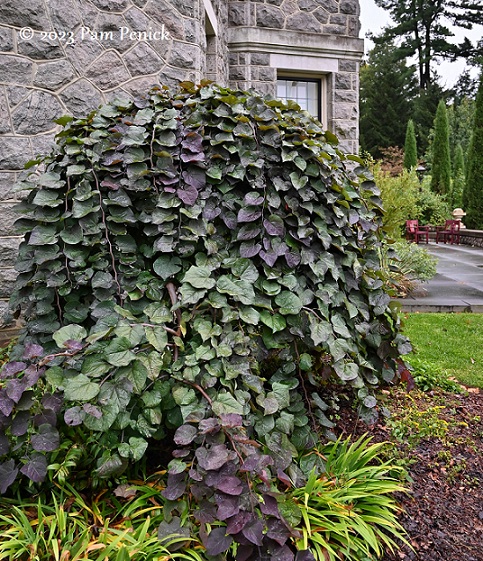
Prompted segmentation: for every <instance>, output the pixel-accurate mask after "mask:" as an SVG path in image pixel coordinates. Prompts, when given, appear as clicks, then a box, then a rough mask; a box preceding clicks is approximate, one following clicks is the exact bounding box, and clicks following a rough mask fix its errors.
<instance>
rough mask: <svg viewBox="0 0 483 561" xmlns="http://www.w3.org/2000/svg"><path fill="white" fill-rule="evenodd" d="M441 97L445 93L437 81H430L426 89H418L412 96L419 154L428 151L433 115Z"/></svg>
mask: <svg viewBox="0 0 483 561" xmlns="http://www.w3.org/2000/svg"><path fill="white" fill-rule="evenodd" d="M441 99H446V95H445V92H444V90H443V88H442V87H441V86H440V85H439V84H438V83H437V82H434V83H432V84H431V85H430V86H429V87H428V88H427V89H426V90H420V91H419V93H418V95H417V96H416V97H415V98H414V102H413V112H412V115H411V118H412V119H413V121H414V128H415V131H416V138H417V139H418V142H419V153H420V154H426V152H427V151H428V148H429V141H430V138H431V134H432V129H433V127H434V116H435V114H436V110H437V108H438V104H439V102H440V100H441ZM430 160H431V158H428V161H430Z"/></svg>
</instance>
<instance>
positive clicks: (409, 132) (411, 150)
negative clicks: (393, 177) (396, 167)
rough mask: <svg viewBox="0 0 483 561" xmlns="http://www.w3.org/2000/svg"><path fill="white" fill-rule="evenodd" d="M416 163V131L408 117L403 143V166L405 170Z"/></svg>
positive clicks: (414, 166) (415, 165)
mask: <svg viewBox="0 0 483 561" xmlns="http://www.w3.org/2000/svg"><path fill="white" fill-rule="evenodd" d="M417 165H418V146H417V143H416V133H415V132H414V123H413V120H412V119H409V121H408V125H407V127H406V141H405V143H404V167H405V168H406V169H407V170H411V169H412V168H416V167H417Z"/></svg>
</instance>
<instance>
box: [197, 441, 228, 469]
mask: <svg viewBox="0 0 483 561" xmlns="http://www.w3.org/2000/svg"><path fill="white" fill-rule="evenodd" d="M195 456H196V458H197V460H198V464H199V466H200V467H201V468H202V469H206V470H211V469H220V468H221V466H222V465H223V464H225V463H226V462H227V461H228V460H229V459H230V457H231V456H230V453H229V450H228V448H227V447H226V446H225V445H224V444H216V445H215V446H212V447H211V448H210V449H209V450H208V449H207V448H197V449H196V452H195Z"/></svg>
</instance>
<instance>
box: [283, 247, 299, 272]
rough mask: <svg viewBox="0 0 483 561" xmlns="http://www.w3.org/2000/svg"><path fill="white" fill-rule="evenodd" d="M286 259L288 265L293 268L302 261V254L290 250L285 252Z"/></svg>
mask: <svg viewBox="0 0 483 561" xmlns="http://www.w3.org/2000/svg"><path fill="white" fill-rule="evenodd" d="M285 261H287V265H288V266H289V267H290V268H291V269H293V268H295V267H296V266H297V265H298V264H299V263H300V255H299V254H298V253H295V252H294V251H289V252H288V253H286V254H285Z"/></svg>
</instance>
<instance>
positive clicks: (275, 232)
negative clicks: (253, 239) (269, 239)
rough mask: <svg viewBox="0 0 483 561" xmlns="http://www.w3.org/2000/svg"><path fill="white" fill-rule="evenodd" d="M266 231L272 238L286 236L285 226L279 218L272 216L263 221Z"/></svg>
mask: <svg viewBox="0 0 483 561" xmlns="http://www.w3.org/2000/svg"><path fill="white" fill-rule="evenodd" d="M263 225H264V227H265V230H266V231H267V233H268V234H270V236H284V235H285V226H284V224H283V221H282V219H281V218H280V217H279V216H276V215H272V216H269V217H268V218H265V219H264V220H263Z"/></svg>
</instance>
